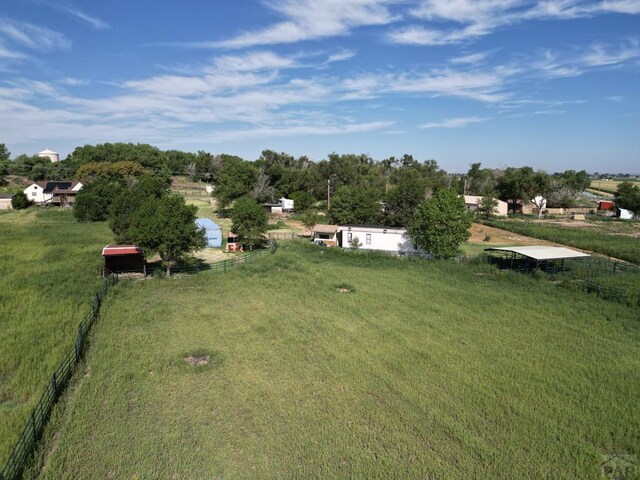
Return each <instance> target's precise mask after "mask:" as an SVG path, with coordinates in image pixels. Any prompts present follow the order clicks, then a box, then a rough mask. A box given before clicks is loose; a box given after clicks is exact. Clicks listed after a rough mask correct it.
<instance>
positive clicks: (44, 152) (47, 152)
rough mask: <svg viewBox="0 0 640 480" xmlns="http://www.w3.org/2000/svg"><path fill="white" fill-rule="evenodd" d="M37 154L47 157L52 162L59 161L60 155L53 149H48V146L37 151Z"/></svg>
mask: <svg viewBox="0 0 640 480" xmlns="http://www.w3.org/2000/svg"><path fill="white" fill-rule="evenodd" d="M38 156H39V157H47V158H49V160H51V161H52V162H59V161H60V155H58V154H57V153H56V152H54V151H53V150H49V149H48V148H47V149H45V150H42V151H41V152H38Z"/></svg>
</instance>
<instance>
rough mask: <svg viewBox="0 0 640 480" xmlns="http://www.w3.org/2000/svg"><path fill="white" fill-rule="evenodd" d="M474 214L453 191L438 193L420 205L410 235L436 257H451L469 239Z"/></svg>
mask: <svg viewBox="0 0 640 480" xmlns="http://www.w3.org/2000/svg"><path fill="white" fill-rule="evenodd" d="M472 223H473V214H472V213H471V212H468V211H467V208H466V205H465V203H464V199H463V198H461V197H460V196H459V195H458V193H457V192H456V191H455V190H453V189H450V188H446V189H445V188H442V189H439V190H437V191H436V192H435V193H434V194H433V196H432V197H431V198H430V199H429V200H426V201H424V202H422V203H421V204H420V206H419V207H418V209H417V210H416V212H415V214H414V217H413V223H412V224H411V225H409V228H408V232H409V235H410V236H411V238H412V239H413V240H414V241H415V242H416V244H417V246H418V247H419V248H421V249H423V250H425V251H427V252H429V253H431V254H433V255H436V256H443V257H451V256H454V255H457V254H459V253H460V245H461V244H462V243H463V242H465V241H467V240H468V239H469V236H470V235H471V233H470V232H469V228H470V227H471V224H472Z"/></svg>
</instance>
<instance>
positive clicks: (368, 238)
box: [367, 233, 371, 245]
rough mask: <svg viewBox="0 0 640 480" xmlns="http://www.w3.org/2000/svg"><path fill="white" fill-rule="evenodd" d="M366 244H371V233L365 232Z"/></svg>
mask: <svg viewBox="0 0 640 480" xmlns="http://www.w3.org/2000/svg"><path fill="white" fill-rule="evenodd" d="M367 245H371V234H370V233H367Z"/></svg>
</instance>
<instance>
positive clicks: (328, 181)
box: [327, 178, 331, 210]
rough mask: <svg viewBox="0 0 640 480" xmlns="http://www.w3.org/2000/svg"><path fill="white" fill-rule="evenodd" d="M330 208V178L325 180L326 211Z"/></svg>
mask: <svg viewBox="0 0 640 480" xmlns="http://www.w3.org/2000/svg"><path fill="white" fill-rule="evenodd" d="M329 208H331V178H327V210H329Z"/></svg>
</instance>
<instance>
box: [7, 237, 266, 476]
mask: <svg viewBox="0 0 640 480" xmlns="http://www.w3.org/2000/svg"><path fill="white" fill-rule="evenodd" d="M277 248H278V244H277V242H275V241H273V242H272V244H271V245H270V246H269V248H267V249H262V250H255V251H251V252H246V253H243V254H240V255H234V256H233V258H231V259H228V260H222V261H219V262H216V263H212V264H203V265H196V266H188V267H175V268H172V269H171V276H174V275H178V276H179V275H193V274H199V273H205V272H206V273H224V272H228V271H231V270H234V269H236V268H238V267H240V266H242V265H246V264H248V263H250V262H253V261H254V260H256V259H258V258H260V257H263V256H265V255H268V254H272V253H275V251H276V250H277ZM141 272H142V270H140V271H135V272H133V271H132V272H124V273H141ZM151 272H152V273H153V274H154V275H165V270H164V268H158V269H156V270H151ZM118 276H119V274H116V273H112V272H108V275H107V276H106V278H105V280H104V282H103V283H102V286H101V287H100V289H99V290H98V291H97V292H96V296H95V299H94V300H93V305H92V307H91V311H89V312H88V313H87V315H86V317H85V318H84V320H82V321H81V322H80V324H79V325H78V335H77V336H76V341H75V343H74V345H73V347H72V348H71V350H69V351H68V353H67V354H66V355H65V357H64V359H63V360H62V362H61V363H60V365H59V366H58V368H57V369H56V371H55V372H53V374H52V375H51V378H50V380H49V382H48V383H47V386H46V387H45V389H44V392H43V394H42V397H40V400H39V401H38V404H37V405H36V407H35V408H34V409H33V411H32V412H31V415H30V416H29V419H28V421H27V424H26V425H25V427H24V428H23V429H22V433H21V434H20V436H19V437H18V441H17V442H16V445H15V447H14V448H13V451H12V452H11V455H10V456H9V460H7V463H6V464H5V466H4V468H3V469H2V470H1V471H0V480H17V479H19V478H20V477H21V475H22V472H23V470H24V468H25V466H26V464H27V463H28V461H29V459H30V457H31V455H32V454H33V452H34V451H35V449H36V446H37V444H38V441H39V440H40V438H41V437H42V433H43V431H44V428H45V426H46V424H47V420H48V418H49V415H50V414H51V409H52V408H53V405H54V404H55V403H56V401H57V400H58V398H60V395H61V394H62V392H63V391H64V388H65V387H66V385H67V384H68V383H69V380H70V379H71V377H72V376H73V373H74V371H75V367H76V365H77V364H78V362H79V361H80V360H81V359H82V355H83V353H84V347H85V345H86V338H87V334H88V333H89V330H90V329H91V326H92V325H93V323H94V322H95V321H96V319H97V318H98V314H99V313H100V306H101V304H102V301H103V299H104V297H105V295H106V293H107V291H108V289H109V287H111V286H112V285H113V284H115V283H116V282H117V281H118Z"/></svg>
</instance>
